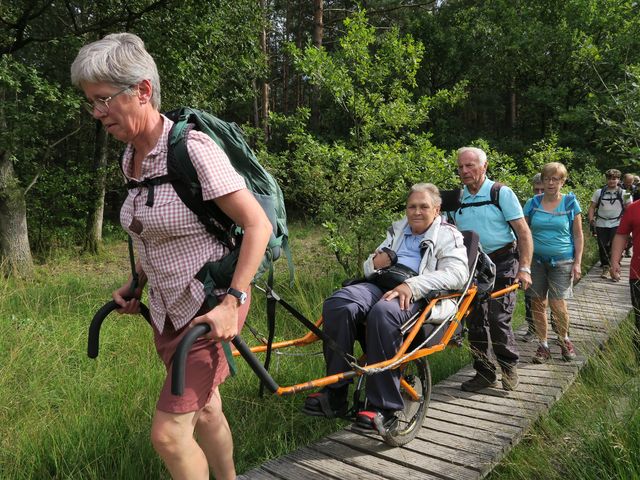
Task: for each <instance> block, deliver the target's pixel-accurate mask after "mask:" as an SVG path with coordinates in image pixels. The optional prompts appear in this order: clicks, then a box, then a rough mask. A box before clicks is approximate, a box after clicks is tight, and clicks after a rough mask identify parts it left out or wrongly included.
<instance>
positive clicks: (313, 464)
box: [288, 447, 385, 480]
mask: <svg viewBox="0 0 640 480" xmlns="http://www.w3.org/2000/svg"><path fill="white" fill-rule="evenodd" d="M288 457H289V459H290V460H291V461H293V462H295V463H299V464H301V465H304V466H305V467H307V468H310V469H313V470H315V471H318V472H319V473H321V474H323V475H324V478H335V479H339V480H342V479H345V478H349V479H353V480H384V478H385V477H382V476H380V475H377V474H376V473H374V472H369V471H365V470H362V469H360V468H357V467H354V466H352V465H348V464H346V463H344V462H342V461H340V460H339V459H334V458H332V457H329V456H328V455H325V454H323V453H321V452H319V451H317V450H313V449H311V448H308V447H307V448H303V449H301V450H298V451H296V452H293V453H292V454H290V455H288Z"/></svg>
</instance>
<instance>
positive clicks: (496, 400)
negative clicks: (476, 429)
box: [433, 383, 546, 411]
mask: <svg viewBox="0 0 640 480" xmlns="http://www.w3.org/2000/svg"><path fill="white" fill-rule="evenodd" d="M489 390H491V389H485V390H482V391H480V392H463V391H462V390H460V386H459V384H458V386H455V387H454V386H451V385H449V386H447V385H444V384H442V383H438V385H436V386H435V387H434V389H433V391H434V392H438V393H441V394H442V395H447V396H450V397H452V398H464V399H469V400H474V401H477V402H484V403H486V404H487V405H500V406H505V407H510V406H511V407H513V408H514V409H515V408H523V409H525V410H533V411H538V410H539V409H540V405H546V404H544V403H542V404H541V403H538V402H533V401H530V400H529V399H528V398H527V399H526V401H523V400H522V399H517V398H512V397H506V396H495V395H490V394H489Z"/></svg>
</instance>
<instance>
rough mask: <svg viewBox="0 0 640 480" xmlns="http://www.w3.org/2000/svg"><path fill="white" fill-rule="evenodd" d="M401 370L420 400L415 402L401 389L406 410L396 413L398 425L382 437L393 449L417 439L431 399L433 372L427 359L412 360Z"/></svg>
mask: <svg viewBox="0 0 640 480" xmlns="http://www.w3.org/2000/svg"><path fill="white" fill-rule="evenodd" d="M401 369H402V377H403V378H404V379H405V380H406V381H407V382H408V383H409V384H410V385H411V386H412V387H413V388H414V389H415V390H416V391H417V393H418V394H419V395H420V399H419V400H418V401H415V400H413V399H412V398H411V397H410V396H409V395H408V394H407V392H405V391H404V390H403V389H402V386H401V387H400V393H401V394H402V398H403V399H404V410H401V411H399V412H397V413H396V416H397V417H398V422H397V424H396V425H395V426H394V427H393V428H391V429H390V430H389V431H387V433H386V434H385V435H383V436H382V438H383V439H384V441H385V443H387V444H388V445H391V446H392V447H399V446H401V445H405V444H407V443H409V442H410V441H411V440H413V439H414V438H415V436H416V435H417V434H418V432H419V431H420V428H422V423H423V422H424V418H425V416H426V415H427V409H428V408H429V400H430V399H431V370H430V369H429V361H428V360H427V358H426V357H422V358H417V359H415V360H411V361H410V362H408V363H406V364H405V365H403V366H402V367H401Z"/></svg>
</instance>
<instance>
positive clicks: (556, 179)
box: [524, 162, 584, 363]
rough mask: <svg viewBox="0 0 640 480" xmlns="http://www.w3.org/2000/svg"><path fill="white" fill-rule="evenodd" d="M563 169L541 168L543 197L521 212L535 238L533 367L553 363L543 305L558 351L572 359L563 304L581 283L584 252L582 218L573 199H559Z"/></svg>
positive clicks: (559, 166)
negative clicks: (551, 318) (553, 327)
mask: <svg viewBox="0 0 640 480" xmlns="http://www.w3.org/2000/svg"><path fill="white" fill-rule="evenodd" d="M566 180H567V169H566V168H565V166H564V165H563V164H561V163H559V162H551V163H547V164H546V165H545V166H544V167H542V181H543V182H544V193H542V194H538V195H535V196H534V197H533V198H531V199H529V200H528V201H527V203H526V204H525V206H524V215H525V218H526V220H527V223H528V224H529V226H530V228H531V235H532V237H533V262H532V264H531V278H532V280H533V283H532V284H531V288H529V290H527V295H528V296H529V297H530V298H531V307H532V313H533V319H534V323H535V326H536V335H537V337H538V339H539V341H540V345H539V346H538V349H537V351H536V354H535V356H534V357H533V362H534V363H544V362H546V361H547V360H549V359H550V358H551V350H550V348H549V345H548V344H547V299H548V302H549V305H550V306H551V312H552V314H553V316H554V319H555V323H556V328H557V333H558V337H559V340H560V350H561V352H562V358H563V359H564V360H565V361H571V360H573V359H574V358H575V357H576V353H575V348H574V346H573V343H572V342H571V340H570V339H569V312H568V310H567V302H566V299H568V298H571V297H572V296H573V289H572V286H573V283H574V282H575V281H577V280H579V279H580V276H581V269H582V266H581V263H582V249H583V246H584V238H583V234H582V215H581V211H582V210H581V209H580V205H579V204H578V200H577V199H576V197H575V195H573V194H572V193H570V194H563V193H562V192H561V189H562V186H563V185H564V183H565V181H566Z"/></svg>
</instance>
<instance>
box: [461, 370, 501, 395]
mask: <svg viewBox="0 0 640 480" xmlns="http://www.w3.org/2000/svg"><path fill="white" fill-rule="evenodd" d="M497 385H498V383H497V382H496V374H495V373H480V372H476V376H475V377H473V378H472V379H471V380H467V381H466V382H462V385H460V388H461V389H462V390H464V391H465V392H477V391H478V390H482V389H483V388H488V387H496V386H497Z"/></svg>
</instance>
